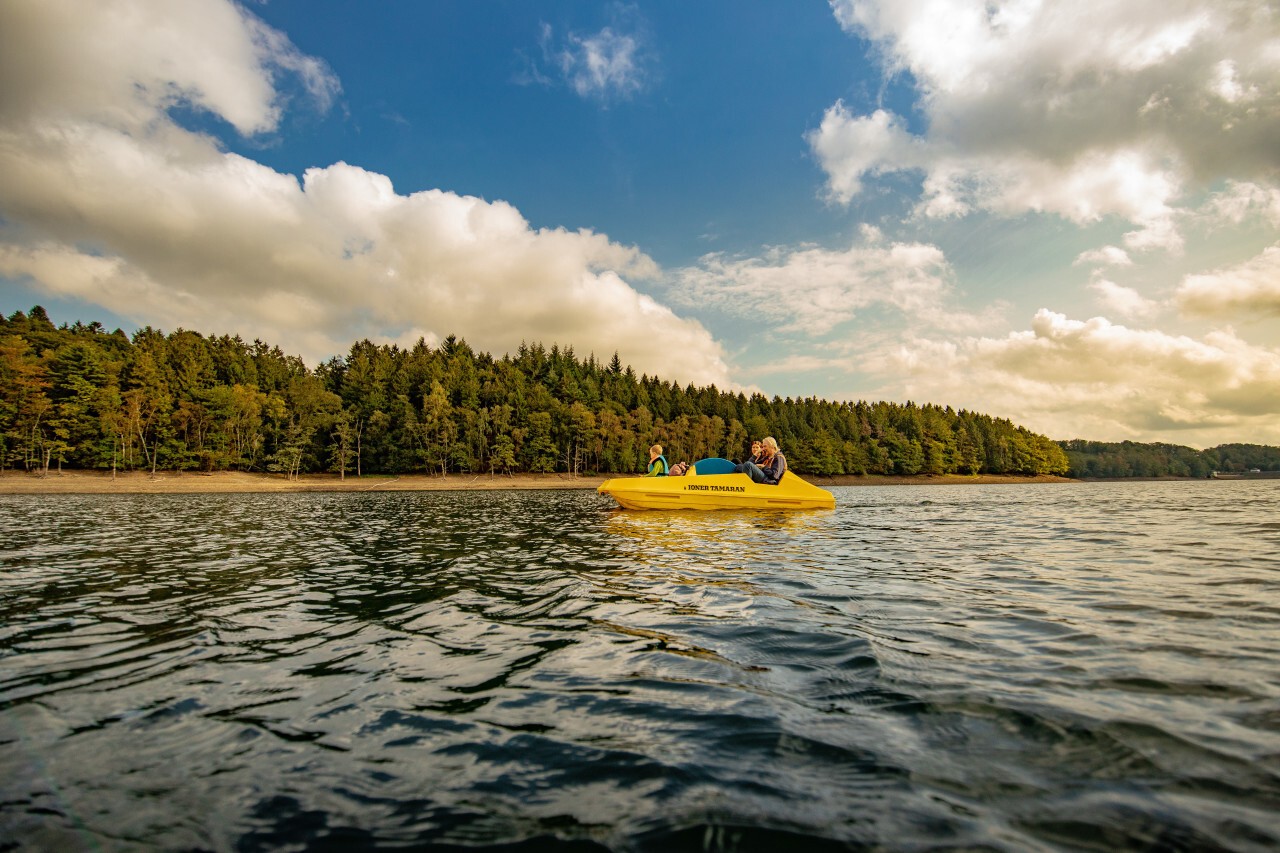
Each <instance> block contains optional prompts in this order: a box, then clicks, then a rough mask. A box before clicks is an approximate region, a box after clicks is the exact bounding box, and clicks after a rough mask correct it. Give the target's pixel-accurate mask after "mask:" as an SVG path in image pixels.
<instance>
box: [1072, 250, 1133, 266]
mask: <svg viewBox="0 0 1280 853" xmlns="http://www.w3.org/2000/svg"><path fill="white" fill-rule="evenodd" d="M1075 262H1076V263H1077V264H1098V265H1100V266H1110V267H1127V266H1132V265H1133V260H1132V259H1130V257H1129V253H1128V252H1126V251H1125V250H1124V249H1121V248H1118V247H1116V246H1103V247H1102V248H1101V249H1092V250H1090V251H1088V252H1081V253H1080V256H1079V257H1077V258H1076V260H1075Z"/></svg>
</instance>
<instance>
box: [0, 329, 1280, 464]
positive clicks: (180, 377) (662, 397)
mask: <svg viewBox="0 0 1280 853" xmlns="http://www.w3.org/2000/svg"><path fill="white" fill-rule="evenodd" d="M765 435H772V436H774V437H775V438H777V440H778V443H779V444H780V445H781V447H782V450H783V453H784V455H785V456H786V457H787V460H788V464H789V466H790V468H791V469H792V470H795V471H797V472H799V473H801V474H809V475H817V476H833V475H840V474H852V475H863V474H894V475H916V474H962V475H964V474H968V475H976V474H1024V475H1041V474H1056V475H1067V476H1077V477H1155V476H1183V477H1207V476H1210V475H1211V474H1212V473H1213V472H1214V471H1220V472H1241V471H1250V470H1253V469H1259V470H1280V448H1277V447H1268V446H1261V445H1249V444H1230V445H1221V446H1219V447H1215V448H1212V449H1208V450H1195V449H1193V448H1190V447H1181V446H1176V445H1168V444H1136V443H1133V442H1121V443H1104V442H1093V441H1085V440H1079V439H1077V440H1072V441H1061V442H1055V441H1052V440H1050V439H1049V438H1046V437H1045V436H1042V435H1037V434H1035V433H1033V432H1031V431H1029V430H1027V429H1026V428H1024V427H1021V426H1017V425H1015V424H1013V423H1011V422H1010V421H1008V420H1005V419H1001V418H993V417H991V416H989V415H984V414H979V413H976V412H968V411H963V410H962V411H954V410H952V409H951V407H949V406H946V407H943V406H938V405H933V404H924V405H917V404H915V403H912V402H907V403H905V404H898V403H889V402H876V403H866V402H861V401H860V402H857V403H848V402H845V403H835V402H828V401H825V400H818V399H816V398H812V397H811V398H803V399H794V400H793V399H791V398H787V399H782V398H779V397H774V398H772V399H769V398H766V397H765V396H763V395H760V394H753V395H751V396H747V395H745V394H741V393H736V394H735V393H731V392H727V391H721V390H718V389H717V388H716V387H715V386H709V387H706V388H697V387H694V386H693V385H689V386H687V387H685V388H681V387H680V386H679V385H678V384H676V383H667V382H664V381H663V380H662V379H660V378H658V377H651V376H643V375H642V376H637V375H636V374H635V372H634V371H633V370H632V369H631V368H630V367H629V366H625V365H623V364H622V363H621V361H620V360H619V358H618V355H617V354H616V353H615V354H614V355H613V358H612V360H611V361H610V362H609V363H607V364H606V363H602V362H600V361H598V360H597V359H596V358H595V356H594V355H590V356H588V357H587V358H586V359H585V360H583V359H580V358H579V357H578V356H576V355H575V353H574V351H573V347H572V346H566V347H564V348H563V349H562V348H560V347H559V346H557V345H552V347H551V349H550V350H549V351H548V350H547V349H545V348H544V347H543V345H542V344H540V343H534V344H524V345H521V347H520V350H519V352H518V353H517V354H516V355H515V356H514V357H511V356H510V355H505V356H503V357H502V358H500V359H495V358H493V357H492V356H491V355H489V354H487V353H477V352H475V351H473V350H472V349H471V347H470V346H468V345H467V343H466V342H465V341H462V340H458V339H457V338H455V337H453V336H450V337H448V338H446V339H445V340H444V341H443V342H441V343H440V345H439V346H434V347H433V346H429V345H427V344H426V343H425V342H423V341H421V340H420V341H419V342H418V343H417V344H416V345H415V346H413V347H411V348H407V349H406V348H401V347H398V346H394V345H389V346H388V345H382V346H379V345H375V344H373V343H370V342H369V341H367V340H362V341H359V342H357V343H355V344H353V345H352V347H351V351H350V353H349V354H348V355H347V357H346V358H336V357H335V358H332V359H330V360H329V361H326V362H324V363H322V364H320V365H318V366H317V367H316V368H315V369H314V370H308V369H307V367H306V365H305V364H304V363H303V362H302V360H301V359H300V358H298V357H297V356H289V355H285V354H284V353H283V352H282V351H281V350H280V348H279V347H278V346H271V345H269V344H266V343H263V342H262V341H260V340H255V341H254V342H253V343H246V342H245V341H243V340H242V339H241V338H240V337H239V336H228V335H223V336H221V337H205V336H203V335H201V334H200V333H198V332H192V331H186V330H182V329H179V330H178V331H175V332H172V333H169V334H167V335H166V334H164V333H162V332H159V331H156V330H154V329H152V328H151V327H149V326H148V327H146V328H143V329H140V330H139V331H137V332H136V333H135V334H134V335H133V336H132V338H130V337H129V336H127V335H126V334H125V333H124V332H123V331H121V330H119V329H116V330H115V331H114V332H110V333H108V332H107V331H106V330H105V328H104V327H103V326H102V325H101V324H100V323H96V322H93V323H89V324H88V325H85V324H83V323H81V322H76V323H75V324H74V325H67V324H63V325H62V326H60V327H55V326H54V324H53V323H52V322H51V321H50V320H49V317H48V315H47V313H46V312H45V310H44V309H43V308H41V307H40V306H36V307H34V308H32V309H31V311H30V312H28V313H27V314H23V313H22V312H20V311H18V312H14V313H13V314H12V315H10V316H9V317H8V318H5V317H3V316H0V471H2V470H4V469H6V468H23V469H25V470H27V471H45V472H47V471H48V469H49V467H50V466H57V467H62V466H67V467H71V468H81V469H99V470H116V469H121V470H134V469H141V470H151V471H153V472H154V471H156V470H158V469H162V468H163V469H177V470H200V471H215V470H238V471H270V472H279V473H284V474H287V475H290V476H297V475H298V474H300V473H312V472H334V473H340V474H342V475H343V476H345V475H346V474H347V473H351V474H356V475H361V474H406V473H436V474H449V473H459V474H480V473H514V472H535V473H537V472H566V473H572V474H585V473H598V474H605V473H637V472H640V471H641V470H643V468H644V466H645V464H646V463H647V461H648V448H649V446H650V445H652V444H655V443H657V444H661V445H663V447H664V448H665V450H666V455H667V458H668V459H670V460H672V461H673V462H674V461H676V460H687V461H695V460H697V459H701V458H706V457H714V456H720V457H725V458H729V459H741V458H743V457H744V456H745V455H746V453H747V452H748V448H749V445H750V442H751V440H752V439H758V438H762V437H763V436H765Z"/></svg>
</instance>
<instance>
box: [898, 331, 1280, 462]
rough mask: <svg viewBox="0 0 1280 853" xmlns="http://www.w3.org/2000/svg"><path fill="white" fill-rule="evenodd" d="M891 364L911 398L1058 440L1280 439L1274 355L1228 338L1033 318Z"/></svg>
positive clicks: (911, 349) (911, 350)
mask: <svg viewBox="0 0 1280 853" xmlns="http://www.w3.org/2000/svg"><path fill="white" fill-rule="evenodd" d="M893 362H894V364H893V365H892V367H893V368H895V369H896V370H897V371H899V372H901V373H903V374H905V375H907V376H908V377H909V379H908V380H907V384H906V387H907V391H908V392H909V393H911V394H913V395H916V397H917V399H933V398H935V397H934V396H933V395H940V394H945V395H946V397H947V398H949V399H951V400H953V401H954V402H955V404H956V405H970V406H972V405H973V402H970V401H976V402H981V404H982V405H983V406H985V407H986V408H985V409H983V410H984V411H995V412H1000V411H1018V412H1020V413H1023V417H1025V421H1024V422H1025V423H1027V425H1028V426H1031V427H1032V428H1034V429H1037V430H1041V431H1044V432H1047V433H1048V434H1049V435H1051V436H1054V437H1056V438H1073V437H1084V438H1097V437H1103V438H1106V439H1110V440H1120V439H1123V438H1131V439H1134V440H1139V441H1142V440H1151V438H1150V436H1151V434H1152V433H1157V434H1163V435H1165V436H1166V438H1165V440H1175V441H1179V442H1180V443H1188V444H1193V445H1202V446H1203V445H1209V444H1216V443H1219V442H1220V441H1222V440H1224V439H1222V436H1223V435H1224V434H1228V435H1229V434H1234V435H1236V436H1249V439H1248V440H1250V441H1258V442H1269V443H1276V442H1277V441H1280V423H1277V419H1276V417H1275V401H1276V400H1277V399H1280V353H1277V352H1275V351H1273V350H1270V349H1267V348H1265V347H1259V346H1254V345H1251V344H1249V343H1247V342H1246V341H1243V340H1241V339H1240V338H1239V337H1237V336H1236V335H1235V334H1233V333H1232V332H1230V331H1217V332H1213V333H1210V334H1209V335H1207V336H1205V337H1204V338H1203V339H1202V340H1196V339H1193V338H1190V337H1186V336H1181V335H1170V334H1166V333H1164V332H1160V331H1155V330H1146V329H1131V328H1127V327H1125V326H1122V325H1117V324H1114V323H1112V322H1110V321H1108V320H1106V319H1104V318H1101V317H1095V318H1093V319H1090V320H1086V321H1080V320H1072V319H1070V318H1068V317H1066V316H1065V315H1062V314H1058V313H1055V312H1052V311H1048V310H1041V311H1040V312H1038V313H1037V314H1036V316H1035V318H1034V320H1033V321H1032V324H1031V329H1030V330H1027V331H1017V332H1012V333H1010V334H1009V335H1007V336H1005V337H1003V338H990V337H971V338H965V339H963V340H960V341H936V340H927V339H915V340H912V341H909V342H907V343H906V344H904V345H903V346H902V347H901V348H900V349H899V350H898V351H897V352H896V353H894V355H893ZM1237 440H1238V439H1237Z"/></svg>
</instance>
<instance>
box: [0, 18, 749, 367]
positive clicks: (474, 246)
mask: <svg viewBox="0 0 1280 853" xmlns="http://www.w3.org/2000/svg"><path fill="white" fill-rule="evenodd" d="M136 28H142V30H143V33H144V35H143V36H141V37H140V36H139V33H138V30H137V29H136ZM148 28H152V29H153V30H154V31H152V29H148ZM0 33H3V34H4V35H3V39H4V40H5V44H4V47H5V49H3V50H0V63H3V66H2V68H0V70H2V71H3V73H2V74H0V80H3V81H5V82H4V84H3V85H4V86H5V98H4V99H3V101H0V103H2V104H3V107H2V108H0V109H3V110H4V113H3V115H4V118H5V121H4V122H3V124H2V125H0V175H2V176H3V180H0V217H2V219H3V221H4V223H5V225H4V226H3V230H0V274H3V275H5V276H7V277H9V278H11V279H23V280H26V281H28V282H29V283H31V284H32V285H33V286H35V287H37V288H39V289H42V290H44V291H45V292H48V293H50V294H54V295H65V296H74V297H77V298H80V299H83V300H85V301H87V302H89V303H91V304H96V305H101V306H102V307H104V308H106V309H109V310H111V311H113V312H115V313H117V314H119V315H121V316H126V317H132V318H135V319H136V320H138V321H139V322H144V323H151V324H155V325H162V326H166V327H173V326H177V325H182V326H185V327H188V328H194V329H199V330H202V331H210V332H218V331H234V332H240V333H242V334H246V335H248V336H250V337H252V336H261V337H263V338H264V339H267V340H270V341H272V342H277V343H279V344H281V345H282V346H284V347H286V348H288V349H290V350H291V351H298V352H301V354H303V355H304V356H305V357H307V358H309V359H317V358H321V357H325V356H327V355H331V354H340V353H342V352H344V351H345V350H346V349H347V347H348V345H349V344H350V342H351V341H352V340H353V339H355V338H357V337H360V336H365V335H367V336H370V337H372V338H374V339H379V340H413V339H416V337H417V336H419V335H421V336H424V337H427V338H428V339H429V340H430V339H434V338H435V337H437V336H443V335H445V334H449V333H456V334H459V335H462V336H464V337H466V338H467V339H468V340H469V341H470V342H471V343H472V344H473V345H475V346H477V347H480V348H482V349H488V350H493V351H496V352H503V351H512V350H514V349H515V347H516V346H517V345H518V344H519V342H520V341H521V340H522V339H526V340H542V341H546V342H548V343H550V342H553V341H557V342H560V343H564V344H572V345H573V346H574V347H575V349H576V350H577V351H578V352H580V353H585V352H587V351H595V352H597V354H601V355H603V354H607V353H612V352H613V351H614V350H617V351H618V352H619V353H620V354H621V356H622V357H623V358H624V360H626V361H628V362H630V363H632V364H634V365H635V366H636V367H637V369H640V370H645V371H648V372H650V373H659V374H661V375H663V376H664V377H670V378H676V379H679V380H681V381H694V382H699V383H706V382H717V383H719V384H721V385H728V384H731V383H729V381H728V376H727V368H726V366H725V363H724V361H723V357H722V352H721V349H720V347H719V345H718V344H717V343H715V341H714V340H713V339H712V338H711V336H710V334H709V333H708V332H707V331H706V330H705V329H704V328H703V327H702V326H700V325H699V324H698V323H696V322H693V321H690V320H685V319H681V318H679V317H677V316H676V315H675V314H674V313H673V312H672V311H671V310H670V309H669V308H667V307H665V306H663V305H660V304H659V303H657V302H656V301H654V300H653V299H652V298H650V297H648V296H645V295H644V294H642V293H639V292H638V291H637V290H635V288H634V287H632V286H631V285H630V284H628V283H627V281H626V278H628V277H630V278H632V279H633V280H634V279H643V278H651V277H653V276H655V275H656V273H657V269H656V266H655V265H654V264H653V262H652V261H651V260H650V259H649V258H648V257H646V256H645V255H644V254H643V253H641V252H639V251H638V250H636V249H634V248H631V247H626V246H621V245H619V244H617V243H614V242H612V241H610V240H609V239H608V238H607V237H605V236H604V235H600V234H596V233H592V232H590V231H575V232H570V231H566V230H564V229H533V228H531V227H530V226H529V224H528V222H526V221H525V220H524V218H523V217H522V216H521V215H520V213H519V212H518V211H517V210H516V209H515V208H513V207H512V206H511V205H509V204H506V203H503V202H500V201H499V202H487V201H484V200H481V199H477V198H472V197H467V196H459V195H456V194H454V193H450V192H445V191H441V190H430V191H426V192H418V193H413V194H411V195H402V194H400V193H397V192H396V190H395V189H394V187H393V186H392V183H391V181H390V179H389V178H387V177H386V176H384V175H380V174H376V173H373V172H369V171H366V170H364V169H361V168H359V167H356V166H351V165H347V164H345V163H337V164H334V165H331V166H328V167H325V168H313V169H309V170H307V172H306V173H305V175H304V176H303V177H302V179H301V180H299V179H298V178H297V177H295V176H293V175H287V174H281V173H279V172H276V171H274V170H272V169H270V168H268V167H266V166H264V165H262V164H260V163H258V162H255V161H253V160H251V159H247V158H245V157H242V156H239V155H236V154H232V153H228V152H225V151H223V150H221V149H220V147H219V146H218V145H217V143H216V142H215V141H214V140H212V139H210V138H209V137H207V136H204V135H201V134H197V133H193V132H190V131H188V130H185V129H183V128H182V127H180V126H179V125H177V124H176V123H175V122H174V121H172V120H171V119H170V117H169V114H168V112H167V110H168V109H169V108H170V107H172V106H173V105H174V104H177V103H186V104H189V105H191V106H194V107H196V108H199V109H202V110H206V111H208V112H210V113H213V114H215V115H217V116H220V117H222V118H224V119H225V120H227V121H228V122H229V123H231V124H232V125H234V126H235V127H236V128H237V129H239V130H241V131H242V132H245V133H258V132H263V131H269V130H271V129H272V128H274V127H275V126H276V124H277V122H278V121H279V116H280V111H281V109H282V99H281V96H280V94H279V89H278V88H276V86H275V81H277V80H278V78H279V75H281V74H285V73H288V74H291V75H295V76H296V77H297V78H298V79H299V80H300V81H301V84H302V86H303V88H304V89H305V90H306V91H308V92H310V93H311V95H312V97H314V98H316V99H317V101H318V102H320V103H321V104H322V105H323V103H324V102H325V100H326V98H329V97H332V96H333V95H334V94H335V93H336V92H337V91H338V85H337V82H336V80H334V79H333V77H332V75H331V74H330V73H329V72H328V71H327V70H326V69H325V67H324V66H323V63H320V62H319V61H317V60H314V59H311V58H309V57H306V56H303V55H301V54H300V53H299V52H298V51H297V50H296V48H294V47H293V46H292V45H291V44H290V43H289V42H288V40H287V39H286V38H285V37H284V36H283V35H282V34H280V33H278V32H275V31H273V30H271V29H270V28H268V27H267V26H266V25H265V24H263V23H262V22H261V21H258V20H257V19H255V18H253V17H252V16H250V15H249V14H248V13H247V12H245V11H243V10H242V9H240V8H239V7H237V6H235V5H233V4H231V3H228V2H224V0H193V2H190V3H184V4H176V5H175V4H171V3H168V2H165V0H111V2H103V3H95V4H89V5H88V6H85V5H84V4H72V3H70V2H56V0H55V1H54V2H44V0H27V2H22V1H21V0H19V2H12V3H6V4H4V5H3V7H0ZM113 33H114V34H116V35H117V36H119V37H118V38H115V37H112V34H113ZM14 46H20V48H21V49H20V50H17V51H16V52H10V51H9V49H8V48H11V47H14ZM24 85H29V86H31V87H32V89H31V91H25V90H24V89H23V87H24ZM19 90H23V91H19ZM15 93H17V94H16V95H15ZM11 96H12V97H11ZM654 329H662V332H663V334H662V335H661V336H660V337H659V336H655V335H654V334H653V330H654Z"/></svg>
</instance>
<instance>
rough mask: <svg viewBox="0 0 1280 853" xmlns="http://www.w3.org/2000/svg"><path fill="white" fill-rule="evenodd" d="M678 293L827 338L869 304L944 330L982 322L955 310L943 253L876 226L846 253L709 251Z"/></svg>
mask: <svg viewBox="0 0 1280 853" xmlns="http://www.w3.org/2000/svg"><path fill="white" fill-rule="evenodd" d="M675 278H676V283H677V289H676V291H675V292H674V294H673V296H674V298H676V299H679V300H680V301H682V302H684V303H686V304H690V305H699V306H702V307H703V308H708V309H714V310H717V311H720V312H723V313H725V314H728V315H732V316H737V317H744V318H750V319H755V320H758V321H766V322H768V323H770V324H772V325H774V326H775V327H776V328H777V329H778V331H781V332H799V333H803V334H805V335H806V336H814V335H824V334H827V333H829V332H831V331H832V330H833V329H835V328H836V327H837V326H839V325H840V324H842V323H846V322H848V321H850V320H852V319H854V317H855V316H857V314H858V313H859V312H860V311H863V310H864V309H868V308H871V307H873V306H874V307H877V308H887V309H893V310H895V311H896V312H897V313H898V314H899V315H900V316H901V317H903V318H906V319H907V320H909V321H910V322H911V323H913V324H923V325H927V326H930V327H940V328H964V327H973V326H976V325H978V324H979V323H981V322H983V320H982V319H980V318H976V317H974V316H972V315H970V314H967V313H966V312H963V311H959V310H957V307H956V305H955V300H954V293H953V285H952V281H953V278H954V276H953V274H952V271H951V268H950V265H949V264H948V263H947V261H946V258H945V257H944V256H943V253H942V251H941V250H940V249H938V248H937V247H936V246H932V245H928V244H924V243H905V242H888V241H885V240H884V239H883V237H882V235H880V233H879V232H878V231H876V230H875V229H874V228H864V230H863V234H862V238H861V239H860V240H859V241H856V242H855V243H854V245H853V246H851V247H850V248H849V249H847V250H843V251H841V250H829V249H823V248H820V247H816V246H800V247H787V248H781V247H774V248H772V249H769V250H767V251H766V252H764V253H763V255H762V256H761V257H750V258H739V257H731V256H728V255H725V254H723V253H712V254H708V255H704V256H703V257H702V259H701V260H700V261H699V262H698V264H697V265H695V266H692V267H687V268H685V269H682V270H678V271H677V272H676V274H675Z"/></svg>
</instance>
